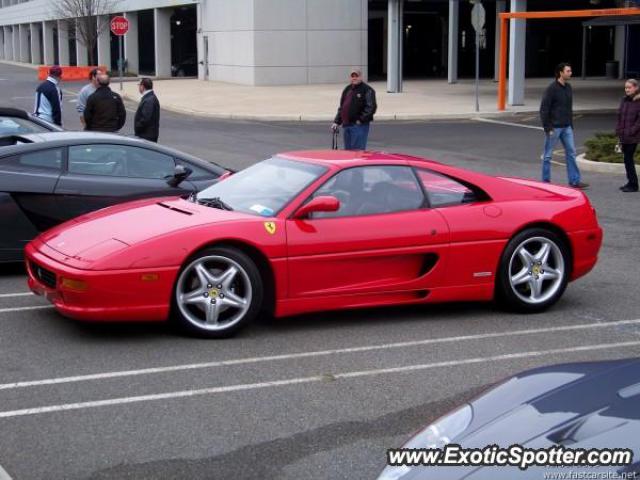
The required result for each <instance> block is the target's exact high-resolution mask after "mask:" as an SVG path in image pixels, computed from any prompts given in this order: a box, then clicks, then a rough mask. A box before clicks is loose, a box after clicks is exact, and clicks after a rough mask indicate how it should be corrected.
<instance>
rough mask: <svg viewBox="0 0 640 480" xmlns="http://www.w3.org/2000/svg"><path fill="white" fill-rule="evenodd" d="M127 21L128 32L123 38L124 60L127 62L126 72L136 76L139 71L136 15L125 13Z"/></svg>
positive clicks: (134, 13)
mask: <svg viewBox="0 0 640 480" xmlns="http://www.w3.org/2000/svg"><path fill="white" fill-rule="evenodd" d="M124 16H125V18H126V19H127V20H129V31H128V32H127V34H126V35H125V36H124V58H125V59H126V60H127V71H129V72H131V73H133V74H135V75H137V74H138V72H139V70H140V51H139V48H138V14H137V13H136V12H126V13H125V14H124Z"/></svg>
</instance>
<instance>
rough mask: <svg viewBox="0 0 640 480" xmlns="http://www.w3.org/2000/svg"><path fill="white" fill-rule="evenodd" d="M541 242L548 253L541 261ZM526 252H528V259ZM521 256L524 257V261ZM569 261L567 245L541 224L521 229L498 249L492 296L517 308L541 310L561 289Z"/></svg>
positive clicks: (548, 304)
mask: <svg viewBox="0 0 640 480" xmlns="http://www.w3.org/2000/svg"><path fill="white" fill-rule="evenodd" d="M544 245H547V246H548V248H549V254H548V256H547V259H546V261H545V262H544V263H543V262H542V261H541V260H542V259H544V251H543V247H544ZM523 249H524V251H523ZM527 253H530V254H531V258H530V259H529V258H528V257H527ZM525 258H527V259H528V263H526V264H525V262H524V259H525ZM571 265H572V260H571V254H570V251H569V248H568V247H567V245H566V243H565V241H564V240H563V239H562V238H561V237H560V236H558V235H557V234H556V233H554V232H552V231H551V230H547V229H545V228H530V229H527V230H524V231H522V232H520V233H519V234H517V235H516V236H515V237H513V238H512V239H511V240H510V241H509V243H508V244H507V247H506V248H505V249H504V252H503V253H502V256H501V258H500V264H499V267H498V278H497V280H496V299H497V300H498V301H499V302H500V303H502V304H503V305H504V306H506V307H507V308H509V309H511V310H515V311H518V312H524V313H536V312H542V311H544V310H546V309H547V308H549V307H550V306H552V305H553V304H554V303H556V302H557V301H558V300H559V299H560V297H561V296H562V294H563V293H564V290H565V289H566V288H567V283H568V282H569V277H570V275H571Z"/></svg>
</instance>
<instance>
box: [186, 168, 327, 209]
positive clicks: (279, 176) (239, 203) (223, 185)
mask: <svg viewBox="0 0 640 480" xmlns="http://www.w3.org/2000/svg"><path fill="white" fill-rule="evenodd" d="M326 170H327V169H326V168H325V167H322V166H320V165H313V164H311V163H304V162H296V161H293V160H285V159H284V158H279V157H273V158H270V159H269V160H265V161H263V162H260V163H257V164H255V165H253V166H251V167H249V168H246V169H244V170H242V171H240V172H238V173H236V174H234V175H232V176H231V177H229V178H227V179H225V180H223V181H221V182H219V183H216V184H215V185H212V186H210V187H209V188H206V189H204V190H202V191H201V192H200V193H198V196H197V200H198V201H199V202H200V203H204V204H208V205H210V206H213V207H216V208H224V209H229V210H231V209H232V210H237V211H240V212H245V213H251V214H254V215H261V216H263V217H272V216H274V215H276V214H277V213H278V212H279V211H280V210H282V209H283V208H284V207H285V206H286V205H287V204H288V203H289V202H290V201H291V200H293V199H294V198H295V197H296V195H298V194H299V193H300V192H301V191H302V190H304V189H305V188H306V187H307V186H308V185H309V184H311V183H312V182H313V181H314V180H316V179H317V178H319V177H320V176H321V175H322V174H323V173H324V172H325V171H326Z"/></svg>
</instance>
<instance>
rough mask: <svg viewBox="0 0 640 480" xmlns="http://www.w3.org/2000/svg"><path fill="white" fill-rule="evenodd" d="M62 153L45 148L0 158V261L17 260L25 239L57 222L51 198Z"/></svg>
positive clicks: (59, 170)
mask: <svg viewBox="0 0 640 480" xmlns="http://www.w3.org/2000/svg"><path fill="white" fill-rule="evenodd" d="M63 154H64V149H63V148H46V149H41V150H36V151H27V152H24V153H18V154H15V155H11V156H7V157H4V158H0V211H1V212H2V214H1V215H0V231H1V232H2V234H1V235H0V261H5V260H12V259H19V258H21V256H22V249H23V248H24V246H25V245H26V244H27V242H28V241H29V240H31V239H32V238H33V237H35V236H36V235H37V234H38V232H40V231H43V230H46V229H47V228H50V227H52V226H53V225H55V224H56V223H58V222H59V218H60V213H59V211H58V210H57V206H56V204H55V202H54V201H53V195H54V190H55V186H56V183H57V182H58V179H59V177H60V174H61V172H62V163H63Z"/></svg>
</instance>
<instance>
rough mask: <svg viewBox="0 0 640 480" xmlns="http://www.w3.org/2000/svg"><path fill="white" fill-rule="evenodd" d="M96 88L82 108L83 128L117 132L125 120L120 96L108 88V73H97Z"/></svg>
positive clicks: (125, 114) (125, 115)
mask: <svg viewBox="0 0 640 480" xmlns="http://www.w3.org/2000/svg"><path fill="white" fill-rule="evenodd" d="M97 80H98V88H97V89H96V91H95V92H93V93H92V94H91V95H90V96H89V98H88V99H87V106H86V108H85V109H84V122H85V129H86V130H90V131H96V132H117V131H118V130H120V129H121V128H122V127H123V126H124V123H125V121H126V118H127V112H126V110H125V109H124V103H123V102H122V98H121V97H120V95H118V94H117V93H116V92H114V91H112V90H111V88H109V75H107V74H106V73H99V74H98V76H97Z"/></svg>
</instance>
